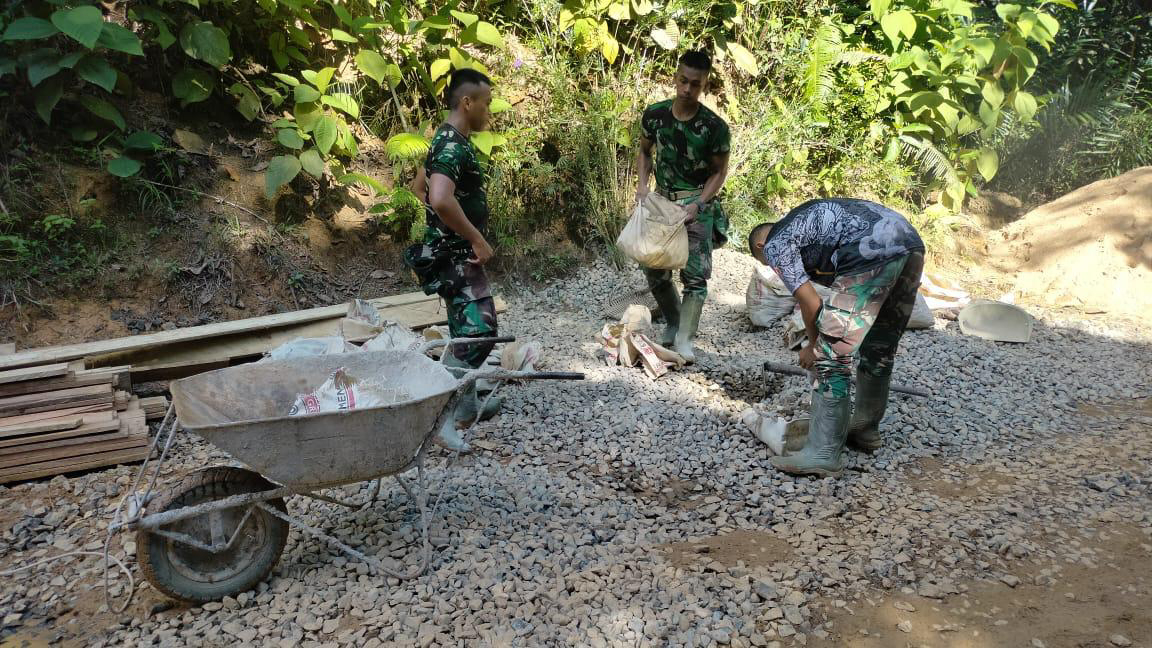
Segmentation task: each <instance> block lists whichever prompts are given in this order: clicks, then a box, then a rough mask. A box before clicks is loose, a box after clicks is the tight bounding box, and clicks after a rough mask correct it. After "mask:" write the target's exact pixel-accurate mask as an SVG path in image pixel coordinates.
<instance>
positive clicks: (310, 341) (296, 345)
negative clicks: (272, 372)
mask: <svg viewBox="0 0 1152 648" xmlns="http://www.w3.org/2000/svg"><path fill="white" fill-rule="evenodd" d="M359 350H360V347H358V346H356V345H355V344H349V343H348V342H345V341H344V338H342V337H338V336H332V337H322V338H297V339H295V340H292V341H291V342H285V343H284V344H281V345H280V346H278V347H276V348H275V349H272V350H271V351H269V352H268V355H267V357H265V358H264V360H283V359H284V358H299V357H303V356H324V355H333V354H336V353H349V352H352V351H359ZM264 360H261V362H263V361H264Z"/></svg>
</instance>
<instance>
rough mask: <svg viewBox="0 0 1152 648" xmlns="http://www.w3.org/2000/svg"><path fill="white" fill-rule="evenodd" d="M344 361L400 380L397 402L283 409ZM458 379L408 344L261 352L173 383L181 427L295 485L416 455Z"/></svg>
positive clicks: (376, 471)
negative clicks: (297, 354)
mask: <svg viewBox="0 0 1152 648" xmlns="http://www.w3.org/2000/svg"><path fill="white" fill-rule="evenodd" d="M341 367H343V368H344V369H345V370H346V373H347V374H348V375H350V376H353V377H355V378H358V379H366V378H371V379H373V380H374V381H377V382H378V383H382V384H384V385H387V386H390V387H398V388H402V389H404V390H405V391H406V392H408V394H410V399H409V400H405V401H401V402H397V403H395V404H390V405H384V406H379V407H366V408H362V409H352V410H343V411H337V412H319V413H314V414H306V415H300V416H288V412H289V410H290V409H291V408H292V405H293V403H294V402H295V400H296V398H297V397H298V396H299V395H300V394H304V393H308V392H311V391H313V390H315V389H316V388H317V387H319V386H320V385H321V384H323V383H324V381H325V380H327V379H328V377H329V375H330V374H331V373H332V372H333V371H335V370H336V369H338V368H341ZM458 386H459V381H458V380H457V379H456V378H455V377H454V376H453V375H452V374H451V373H450V372H448V371H447V370H446V369H445V368H444V367H443V365H441V364H440V363H438V362H436V361H434V360H431V359H430V358H428V357H426V356H424V355H423V354H420V353H417V352H414V351H374V352H355V353H342V354H335V355H327V356H310V357H303V358H289V359H285V360H276V361H264V362H258V363H255V364H247V365H240V366H237V367H229V368H227V369H219V370H216V371H209V372H206V373H202V374H199V375H197V376H193V377H191V378H185V379H183V380H178V381H175V382H173V383H172V385H171V391H172V403H173V405H174V407H175V409H176V415H177V416H178V417H179V419H180V422H181V424H182V425H183V426H184V429H186V430H188V431H190V432H193V433H195V434H197V435H199V436H201V437H203V438H204V439H206V440H207V441H208V442H210V443H212V444H213V445H215V446H217V447H218V448H220V449H221V450H223V451H224V452H227V453H228V454H229V455H231V456H232V457H233V458H235V459H236V460H237V461H239V462H241V463H243V464H245V465H246V466H248V467H249V468H251V469H252V470H255V471H256V472H259V473H260V474H261V475H263V476H264V477H266V478H268V479H270V480H272V481H274V482H277V483H279V484H282V485H284V486H288V487H293V488H308V489H311V488H324V487H329V486H337V485H341V484H350V483H354V482H359V481H367V480H370V479H375V478H377V477H382V476H387V475H392V474H396V473H398V472H400V471H402V470H404V469H405V468H406V467H408V466H409V465H410V464H411V463H412V461H413V460H414V459H415V457H416V454H417V452H419V450H420V447H421V445H422V444H423V443H424V442H425V441H426V440H427V439H428V437H429V436H430V435H431V434H432V433H433V432H434V431H435V429H436V424H437V421H438V419H439V418H440V414H441V413H442V412H444V410H445V409H446V408H447V407H448V405H449V403H450V402H451V401H452V398H453V396H454V393H455V391H456V388H457V387H458Z"/></svg>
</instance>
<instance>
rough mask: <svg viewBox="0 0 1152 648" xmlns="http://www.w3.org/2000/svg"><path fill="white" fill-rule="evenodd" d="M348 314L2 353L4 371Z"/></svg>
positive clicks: (388, 300)
mask: <svg viewBox="0 0 1152 648" xmlns="http://www.w3.org/2000/svg"><path fill="white" fill-rule="evenodd" d="M436 299H437V298H436V297H432V296H428V295H425V294H424V293H422V292H418V293H407V294H403V295H394V296H392V297H381V298H378V299H371V300H368V301H369V302H371V303H372V305H374V306H376V307H377V308H385V307H388V306H408V305H417V304H421V303H424V302H428V301H436ZM347 313H348V305H347V304H340V305H337V306H324V307H321V308H310V309H307V310H301V311H292V312H288V313H278V314H276V315H265V316H262V317H251V318H248V319H242V320H233V321H231V322H219V323H216V324H206V325H204V326H190V327H187V328H179V329H175V330H172V331H162V332H159V333H147V334H143V335H133V336H129V337H123V338H116V339H112V340H102V341H99V342H85V343H82V344H66V345H61V346H54V347H44V348H40V349H27V350H24V351H20V352H17V353H14V354H12V355H3V356H0V370H2V369H12V368H15V367H28V366H31V365H42V364H47V363H51V362H67V361H69V360H76V359H78V358H84V357H88V356H99V355H107V354H113V353H124V352H127V351H135V350H139V349H147V348H152V347H158V346H163V345H167V344H175V343H179V342H191V341H193V340H203V339H207V338H213V337H218V336H222V335H232V334H235V333H248V332H255V331H263V330H267V329H275V328H281V327H284V326H290V325H296V324H303V323H306V322H315V321H318V320H326V319H333V318H342V317H344V315H346V314H347Z"/></svg>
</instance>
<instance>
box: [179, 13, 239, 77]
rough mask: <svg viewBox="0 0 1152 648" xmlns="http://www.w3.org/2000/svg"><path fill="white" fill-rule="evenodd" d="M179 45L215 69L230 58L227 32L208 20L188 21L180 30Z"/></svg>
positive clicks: (223, 64)
mask: <svg viewBox="0 0 1152 648" xmlns="http://www.w3.org/2000/svg"><path fill="white" fill-rule="evenodd" d="M180 47H182V48H184V53H185V54H187V55H188V56H191V57H192V58H194V59H199V60H201V61H204V62H205V63H207V64H208V65H211V66H212V67H214V68H216V69H220V68H222V67H224V66H225V65H226V64H227V63H228V61H230V60H232V48H231V47H230V46H229V45H228V34H226V33H225V32H224V30H223V29H220V28H219V27H217V26H216V25H213V24H212V23H210V22H208V21H200V22H190V23H188V24H187V25H184V29H181V30H180Z"/></svg>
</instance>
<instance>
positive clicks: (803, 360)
mask: <svg viewBox="0 0 1152 648" xmlns="http://www.w3.org/2000/svg"><path fill="white" fill-rule="evenodd" d="M792 296H793V297H795V298H796V302H797V303H798V304H800V314H801V315H802V316H803V317H804V330H805V331H806V332H807V334H808V346H806V347H804V348H803V349H801V350H800V366H801V367H804V368H805V369H809V368H811V367H812V365H813V363H815V362H816V343H817V342H819V340H820V330H819V328H818V327H817V326H816V318H817V316H819V315H820V307H821V306H822V305H823V304H824V300H822V299H820V293H818V292H816V289H815V288H813V287H812V282H811V281H805V282H804V283H803V284H801V285H800V287H799V288H797V289H796V292H794V293H792Z"/></svg>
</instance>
